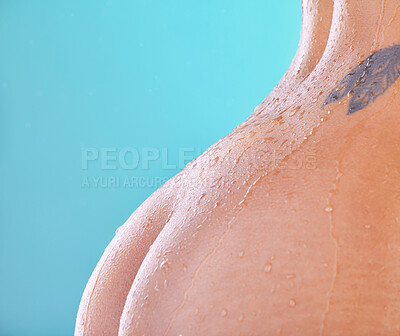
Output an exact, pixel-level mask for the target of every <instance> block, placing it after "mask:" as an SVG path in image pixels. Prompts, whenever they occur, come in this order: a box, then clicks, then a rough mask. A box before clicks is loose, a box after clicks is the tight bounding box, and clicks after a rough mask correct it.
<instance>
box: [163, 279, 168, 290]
mask: <svg viewBox="0 0 400 336" xmlns="http://www.w3.org/2000/svg"><path fill="white" fill-rule="evenodd" d="M164 288H165V289H167V288H168V280H164Z"/></svg>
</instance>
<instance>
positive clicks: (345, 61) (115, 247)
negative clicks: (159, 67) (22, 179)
mask: <svg viewBox="0 0 400 336" xmlns="http://www.w3.org/2000/svg"><path fill="white" fill-rule="evenodd" d="M382 8H383V10H382ZM397 8H398V4H397V3H396V2H395V1H393V2H392V1H390V0H387V1H386V2H385V5H384V6H382V3H381V2H380V1H371V6H370V7H368V8H366V6H361V2H359V1H352V2H348V1H344V0H341V1H337V2H336V3H335V15H334V21H333V27H332V30H331V31H332V34H331V37H330V40H329V42H328V45H327V47H326V50H325V53H324V55H323V57H322V59H321V61H320V62H319V64H318V65H317V66H316V68H315V69H314V71H312V73H311V74H310V75H309V76H307V77H306V78H304V79H302V81H301V83H300V84H299V85H298V88H297V90H293V91H292V92H291V93H288V92H286V94H285V95H282V96H281V97H280V99H279V103H277V102H276V100H277V98H276V97H275V98H276V99H275V101H271V102H269V103H268V104H265V103H264V105H263V106H262V108H260V109H258V110H256V111H255V112H254V113H253V115H252V116H251V117H250V118H249V119H248V120H247V121H246V122H245V123H243V124H242V125H240V126H239V127H238V128H236V129H235V130H234V131H233V132H232V133H231V134H229V135H228V136H227V137H225V138H223V139H221V140H220V141H219V142H218V143H216V144H215V145H213V146H212V147H211V148H210V149H209V150H207V151H206V152H205V153H204V154H203V155H202V156H201V157H199V158H198V159H196V160H195V161H194V162H192V163H191V164H190V165H189V166H188V167H187V168H186V169H185V170H184V171H182V172H181V173H180V174H178V175H177V176H176V177H175V178H174V179H172V180H171V181H169V182H168V183H167V184H166V185H165V186H164V187H163V188H161V189H160V190H159V191H158V192H157V193H156V194H155V195H153V196H152V198H150V199H149V200H148V201H146V203H145V204H144V205H143V206H142V207H141V208H139V209H138V211H137V212H135V214H134V215H133V216H132V218H131V219H130V221H128V223H127V224H125V225H124V226H123V227H122V228H121V229H120V230H119V232H118V233H117V235H116V238H115V239H114V240H113V242H112V243H111V244H110V246H109V247H108V248H107V250H106V252H105V254H104V256H103V258H102V260H101V261H100V263H99V265H100V266H98V268H97V273H96V271H95V273H94V276H92V278H91V282H89V288H94V289H95V290H93V289H92V290H91V291H89V293H90V294H91V295H87V297H86V298H85V296H84V298H83V302H85V300H87V301H90V300H93V297H94V298H96V295H98V294H97V293H100V295H103V296H102V300H103V302H101V300H100V301H99V302H98V304H97V305H93V306H92V308H91V309H93V310H95V311H97V312H98V314H99V315H101V314H103V316H105V315H106V312H107V309H111V310H112V309H115V307H116V306H118V305H117V304H116V306H115V307H113V306H112V300H109V297H108V298H107V296H105V295H104V292H101V291H99V292H97V290H96V288H100V289H101V288H109V289H108V290H109V291H110V292H112V290H113V289H114V291H115V290H118V289H119V288H122V287H123V286H122V287H119V285H120V284H125V287H126V284H127V283H128V282H129V279H132V280H133V284H132V286H131V289H130V291H129V294H128V295H127V299H126V303H125V307H124V309H123V312H122V316H121V320H120V328H119V334H120V335H179V334H182V335H349V334H352V335H396V334H398V333H399V331H400V322H399V321H400V298H399V295H398V293H399V289H400V288H399V287H400V281H399V280H400V258H399V257H400V232H399V231H400V226H399V218H400V188H399V186H400V159H399V157H400V156H399V155H400V146H399V145H400V132H399V127H398V120H399V110H398V106H399V103H400V101H399V95H398V92H399V85H400V84H399V82H400V81H398V80H397V79H395V80H386V81H384V82H381V83H383V84H382V85H383V86H379V85H376V84H373V85H372V84H371V85H372V86H373V88H372V89H371V85H370V86H369V91H368V90H367V91H368V92H370V94H369V95H368V97H370V98H369V100H368V104H361V105H360V104H358V105H355V106H357V111H355V110H354V109H353V110H352V109H351V106H354V105H352V100H353V97H354V95H357V91H356V90H355V88H356V87H358V86H360V85H361V86H363V85H366V84H368V83H374V82H376V81H377V80H376V78H369V79H368V77H369V76H373V75H374V74H375V75H376V74H377V73H379V71H381V70H379V69H380V67H379V66H378V67H377V69H378V70H379V71H370V72H368V74H367V75H364V77H362V76H359V78H358V79H357V80H355V83H357V85H356V84H354V83H353V85H350V86H349V87H352V88H351V89H350V90H349V92H348V93H350V94H344V95H341V94H335V91H336V92H337V91H338V88H339V86H340V84H341V82H342V81H343V80H344V79H345V78H346V77H347V75H348V74H349V73H352V72H354V69H355V68H356V67H357V66H358V65H359V64H363V62H364V60H366V59H367V58H368V57H370V55H372V54H374V55H375V56H376V55H378V56H379V55H380V54H381V55H383V54H385V52H383V51H384V50H386V51H387V50H388V49H387V48H390V47H391V46H393V45H394V44H396V43H399V42H400V41H396V38H398V36H400V34H399V33H400V29H399V27H398V26H397V25H394V24H393V22H396V20H392V19H393V17H394V18H396V13H397ZM355 13H357V15H356V14H355ZM360 13H361V14H360ZM382 13H383V14H382ZM360 15H361V16H360ZM397 19H400V14H399V17H398V18H397ZM354 27H355V28H354ZM370 36H375V37H376V38H375V39H374V40H373V41H371V39H370V38H368V37H370ZM348 41H353V44H352V46H351V47H349V44H348V43H349V42H348ZM355 41H358V42H357V43H356V42H355ZM378 56H376V57H378ZM393 57H394V56H393ZM391 59H392V58H391ZM381 61H382V63H383V59H382V58H379V59H377V60H375V62H376V63H375V64H380V62H381ZM393 62H394V61H393ZM389 63H390V62H389ZM394 63H395V62H394ZM364 70H365V69H364ZM393 71H395V70H393ZM364 72H365V71H364ZM389 73H390V72H389ZM362 78H363V79H362ZM390 78H392V77H390ZM393 78H394V77H393ZM347 82H348V81H347ZM385 83H386V84H385ZM388 83H390V85H388ZM382 88H384V89H382ZM351 90H353V91H352V92H350V91H351ZM363 90H364V89H363ZM341 92H342V91H341ZM363 92H364V91H363ZM340 96H342V97H340ZM329 97H330V98H329ZM371 97H372V98H371ZM278 98H279V97H278ZM333 98H334V99H333ZM327 102H328V104H326V103H327ZM265 106H269V107H271V106H273V107H274V109H272V110H269V109H267V108H264V107H265ZM349 111H351V112H357V113H351V114H348V112H349ZM153 240H154V242H153ZM150 245H151V247H150ZM149 247H150V248H149ZM142 258H144V259H143V262H142V261H141V259H142ZM129 265H131V266H130V267H129ZM132 265H134V266H133V267H132ZM139 266H140V267H139ZM135 268H136V270H138V271H137V274H136V271H135ZM135 274H136V275H135ZM103 283H104V284H105V285H104V286H103ZM107 284H112V286H109V287H107ZM92 294H93V295H92ZM107 300H109V301H107ZM101 303H103V304H101ZM105 303H107V304H108V303H110V305H106V304H105ZM110 307H111V308H110ZM91 309H89V310H88V312H89V313H91V311H90V310H91ZM82 323H83V324H84V323H88V324H89V326H88V327H87V329H86V331H85V333H86V334H91V330H94V328H96V327H97V328H101V323H100V322H99V321H97V325H96V326H91V325H90V321H89V322H88V321H87V320H85V319H84V318H82ZM78 326H79V319H78ZM79 330H81V331H79ZM82 330H83V327H82V329H79V327H78V333H79V332H81V333H84V332H83V331H82ZM98 330H101V329H98ZM102 330H103V331H104V330H105V329H102ZM100 334H101V333H100Z"/></svg>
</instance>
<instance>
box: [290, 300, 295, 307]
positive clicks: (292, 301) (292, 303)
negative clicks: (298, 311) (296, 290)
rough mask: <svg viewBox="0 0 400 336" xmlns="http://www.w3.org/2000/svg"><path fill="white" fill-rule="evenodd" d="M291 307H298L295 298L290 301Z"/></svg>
mask: <svg viewBox="0 0 400 336" xmlns="http://www.w3.org/2000/svg"><path fill="white" fill-rule="evenodd" d="M289 307H290V308H294V307H296V301H295V300H294V299H291V300H290V301H289Z"/></svg>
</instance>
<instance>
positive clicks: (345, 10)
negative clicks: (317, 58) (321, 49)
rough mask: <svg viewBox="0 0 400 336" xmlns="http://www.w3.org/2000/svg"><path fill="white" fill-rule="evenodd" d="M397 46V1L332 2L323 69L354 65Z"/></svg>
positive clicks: (399, 20)
mask: <svg viewBox="0 0 400 336" xmlns="http://www.w3.org/2000/svg"><path fill="white" fill-rule="evenodd" d="M399 43H400V1H399V0H335V4H334V13H333V20H332V27H331V34H330V37H329V41H328V44H327V47H326V50H325V53H324V56H323V58H322V60H321V66H322V67H332V66H333V67H335V66H338V65H339V64H356V63H357V62H360V61H362V60H363V59H365V58H366V57H368V56H369V55H370V54H372V53H374V52H376V51H378V50H380V49H383V48H386V47H389V46H392V45H393V44H399Z"/></svg>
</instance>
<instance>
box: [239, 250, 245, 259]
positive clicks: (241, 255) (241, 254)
mask: <svg viewBox="0 0 400 336" xmlns="http://www.w3.org/2000/svg"><path fill="white" fill-rule="evenodd" d="M243 256H244V250H241V251H240V252H239V258H242V257H243Z"/></svg>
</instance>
